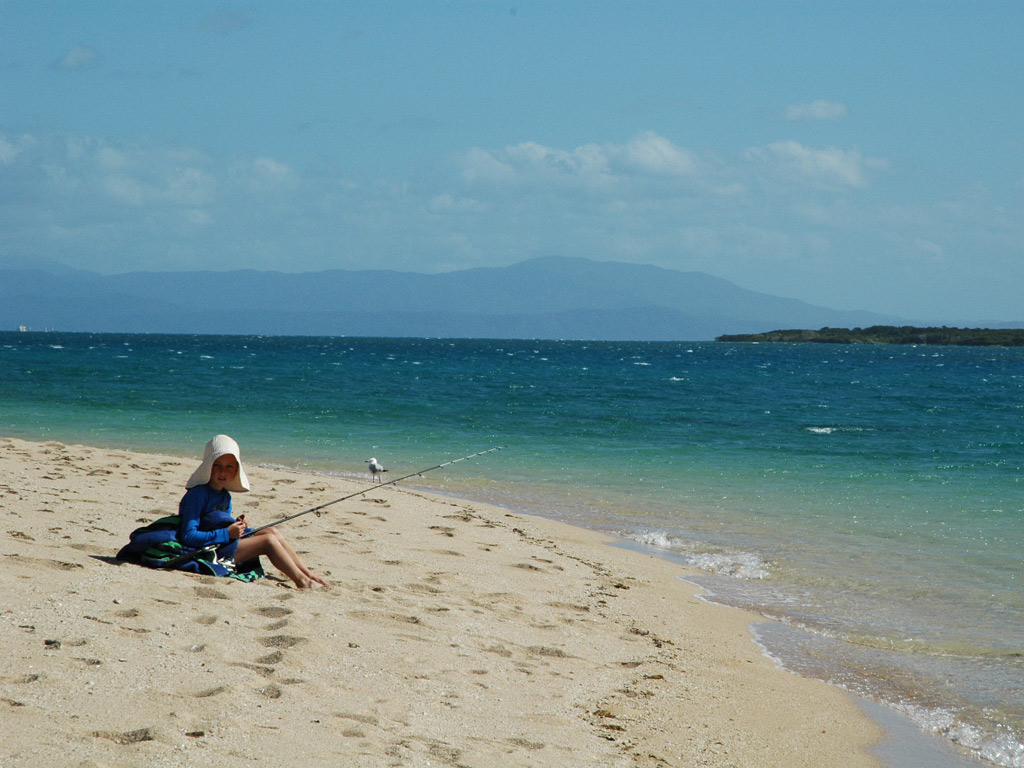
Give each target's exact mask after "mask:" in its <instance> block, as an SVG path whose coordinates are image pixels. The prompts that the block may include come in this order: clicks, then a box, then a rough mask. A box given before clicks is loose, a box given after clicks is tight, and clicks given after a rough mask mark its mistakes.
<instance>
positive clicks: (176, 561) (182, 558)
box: [161, 445, 506, 568]
mask: <svg viewBox="0 0 1024 768" xmlns="http://www.w3.org/2000/svg"><path fill="white" fill-rule="evenodd" d="M505 447H506V446H504V445H498V446H495V447H494V448H488V449H487V450H486V451H477V452H476V453H471V454H469V455H468V456H461V457H459V458H457V459H452V460H451V461H446V462H444V463H443V464H435V465H434V466H432V467H427V468H426V469H421V470H419V471H417V472H410V473H409V474H408V475H402V476H401V477H396V478H395V479H394V480H388V481H387V482H386V483H375V484H373V485H371V486H370V487H369V488H364V489H363V490H361V491H356V492H355V493H350V494H348V495H346V496H342V497H341V498H340V499H334V500H333V501H328V502H324V503H323V504H319V505H317V506H315V507H311V508H310V509H306V510H303V511H302V512H296V513H295V514H294V515H288V516H287V517H282V518H281V519H280V520H275V521H274V522H272V523H267V524H266V525H261V526H259V527H258V528H253V529H251V530H249V531H246V532H245V533H244V534H242V536H241V537H240V539H245V538H248V537H249V536H253V535H255V534H257V533H259V532H260V531H262V530H265V529H267V528H272V527H274V526H275V525H281V523H287V522H288V521H289V520H294V519H295V518H297V517H302V516H303V515H308V514H310V513H315V514H316V516H317V517H320V515H322V514H323V510H325V509H327V507H330V506H333V505H335V504H340V503H341V502H343V501H347V500H348V499H354V498H355V497H356V496H362V495H363V494H365V493H369V492H370V491H375V490H377V489H379V488H383V487H384V486H387V485H394V484H395V483H400V482H402V481H403V480H408V479H409V478H410V477H419V476H420V475H425V474H427V472H433V471H434V470H435V469H441V468H442V467H450V466H451V465H452V464H458V463H459V462H460V461H467V460H468V459H473V458H476V457H477V456H483V455H484V454H485V453H493V452H494V451H500V450H501V449H503V448H505ZM222 546H225V545H224V544H211V545H209V546H206V547H202V548H201V549H196V550H192V551H190V552H183V553H182V554H180V555H178V556H177V557H175V558H172V559H171V560H167V561H165V562H164V563H163V564H162V566H161V567H162V568H174V567H176V566H178V565H181V564H182V563H185V562H188V561H189V560H194V559H195V558H196V556H197V555H201V554H202V553H204V552H213V551H215V550H217V549H219V548H220V547H222Z"/></svg>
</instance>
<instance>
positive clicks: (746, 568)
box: [623, 531, 769, 580]
mask: <svg viewBox="0 0 1024 768" xmlns="http://www.w3.org/2000/svg"><path fill="white" fill-rule="evenodd" d="M623 535H624V536H625V537H626V538H628V539H632V540H633V541H637V542H639V543H641V544H644V545H646V546H648V547H657V548H658V549H667V550H669V551H670V552H673V553H675V554H677V555H679V556H680V557H682V558H683V561H684V562H685V563H686V564H687V565H689V566H692V567H694V568H699V569H700V570H702V571H707V572H708V573H714V574H717V575H719V576H731V577H733V578H736V579H747V580H754V579H767V578H768V577H769V574H768V567H767V564H766V563H765V561H764V560H762V559H761V558H760V557H758V556H757V555H755V554H753V553H751V552H727V551H719V552H707V551H700V550H698V549H697V548H696V545H695V544H694V542H690V541H687V540H685V539H682V538H680V537H678V536H673V535H671V534H669V533H666V532H664V531H634V532H627V533H624V534H623Z"/></svg>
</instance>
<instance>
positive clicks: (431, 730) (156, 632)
mask: <svg viewBox="0 0 1024 768" xmlns="http://www.w3.org/2000/svg"><path fill="white" fill-rule="evenodd" d="M243 447H244V446H243ZM199 458H200V457H199V456H198V455H197V456H196V457H195V458H194V459H192V458H180V457H172V456H162V455H155V454H148V453H131V452H127V451H119V450H105V449H98V448H93V447H87V446H78V445H67V446H66V445H62V444H59V443H52V442H51V443H31V442H25V441H21V440H16V439H0V509H2V514H3V522H4V525H3V528H2V530H0V540H2V542H3V544H2V547H0V574H2V578H3V585H4V590H3V591H4V605H3V622H2V624H0V651H2V654H0V709H2V711H3V726H2V729H0V766H2V768H14V767H16V766H17V767H21V766H38V765H55V766H56V765H60V766H136V765H147V766H204V765H217V766H235V765H258V766H264V765H265V766H276V765H306V766H329V765H330V766H337V765H351V766H473V767H477V768H483V767H484V766H567V767H568V766H572V767H573V768H582V767H586V766H594V767H595V768H597V767H598V766H600V767H601V768H612V767H614V766H652V767H653V766H713V767H720V768H725V767H726V766H732V767H736V768H739V767H747V766H756V767H758V768H768V767H770V766H780V768H781V767H783V766H785V767H786V768H794V767H796V766H809V767H810V766H814V767H815V768H819V767H820V766H831V767H832V768H836V767H841V766H851V767H852V766H875V765H877V764H878V763H877V761H876V760H875V758H873V757H872V755H871V754H870V753H869V751H868V748H869V747H870V746H871V745H872V744H873V743H874V742H876V741H877V740H878V739H880V738H881V736H882V733H881V731H880V729H879V728H878V726H876V725H875V724H874V723H873V722H872V721H870V720H869V719H868V718H867V717H866V716H865V715H864V714H863V713H862V711H861V709H860V708H859V707H858V706H857V704H856V703H855V702H854V701H853V700H852V699H851V698H849V697H848V696H847V695H846V694H844V693H843V692H842V691H840V690H838V689H835V688H832V687H830V686H828V685H826V684H824V683H821V682H818V681H813V680H808V679H804V678H801V677H798V676H796V675H793V674H791V673H789V672H786V671H784V670H781V669H779V668H777V667H776V666H775V665H774V664H773V662H772V661H771V660H769V659H767V658H766V657H764V656H763V655H762V653H761V652H760V650H759V649H758V648H757V646H756V645H755V644H754V643H753V642H752V640H751V635H750V632H749V630H748V626H749V624H750V623H751V622H752V621H757V620H761V617H759V616H755V615H753V614H748V613H744V612H742V611H738V610H734V609H729V608H723V607H720V606H715V605H712V604H709V603H707V602H704V601H702V600H701V599H700V598H699V596H698V594H697V593H698V590H697V588H696V587H695V586H693V585H691V584H688V583H687V582H685V581H684V580H683V579H685V577H686V575H687V572H686V571H685V570H683V569H682V568H680V567H679V566H677V565H675V564H672V563H670V562H667V561H663V560H660V559H657V558H654V557H650V556H647V555H644V554H639V553H636V552H632V551H628V550H625V549H619V548H614V547H611V546H608V540H607V538H606V537H604V536H602V535H600V534H597V533H593V532H590V531H587V530H584V529H579V528H574V527H571V526H568V525H563V524H560V523H556V522H552V521H548V520H544V519H540V518H533V517H527V516H524V515H520V514H513V513H510V512H508V511H507V510H504V509H500V508H496V507H488V506H485V505H482V504H478V503H474V502H467V501H461V500H457V499H452V498H446V497H439V496H434V495H431V494H427V493H423V492H420V491H417V490H415V489H411V488H409V487H407V486H406V485H404V484H403V485H402V486H388V487H384V488H380V489H376V490H372V491H369V492H367V493H366V494H364V495H363V496H361V497H358V498H353V499H351V500H349V501H346V502H342V503H340V504H338V505H336V506H333V507H331V508H330V509H328V510H327V511H326V514H324V515H323V516H322V517H317V516H315V515H306V516H303V517H300V518H298V519H296V520H294V521H292V522H289V523H287V524H286V526H283V527H282V530H283V531H284V532H285V533H286V535H287V536H288V538H289V539H290V540H291V541H292V542H293V544H294V545H295V547H296V549H297V550H298V551H299V552H300V553H301V554H302V556H303V558H304V559H305V560H306V562H307V564H308V565H309V566H310V567H311V568H313V569H314V570H315V571H316V572H317V573H319V574H321V575H323V576H325V577H326V578H327V579H328V580H329V581H330V582H331V586H329V587H328V588H325V589H321V590H308V591H300V590H296V589H294V588H292V586H291V584H290V582H288V581H286V580H284V579H283V578H282V577H281V576H280V575H279V574H277V573H276V572H274V571H273V569H272V568H271V567H270V565H269V563H266V564H265V567H266V568H267V572H268V578H266V579H263V580H260V581H257V582H254V583H248V584H247V583H243V582H240V581H237V580H234V579H228V578H213V577H206V576H195V575H191V574H186V573H182V572H173V571H172V572H167V571H157V570H150V569H146V568H143V567H140V566H137V565H133V564H127V563H120V562H119V561H117V560H115V559H114V555H115V554H116V552H117V551H118V549H119V548H120V547H121V546H122V545H123V544H125V543H126V542H127V541H128V534H129V533H130V532H131V531H132V530H133V529H135V528H137V527H139V526H140V525H143V524H145V523H148V522H151V521H153V520H155V519H157V518H159V517H162V516H165V515H168V514H174V513H176V511H177V504H178V501H179V499H180V497H181V495H182V493H183V486H184V483H185V480H186V479H187V478H188V476H189V474H190V473H191V472H192V470H193V469H194V468H195V466H196V465H197V464H198V461H199ZM246 469H247V471H248V473H249V477H250V479H251V481H252V484H253V490H252V492H251V493H248V494H237V495H235V497H234V500H235V509H236V512H245V513H246V516H247V519H248V520H249V522H250V524H251V525H261V524H264V523H267V522H271V521H273V520H275V519H277V518H279V517H282V516H285V515H288V514H293V513H295V512H299V511H302V510H303V509H308V508H310V507H313V506H316V505H318V504H322V503H324V502H325V501H330V500H332V499H335V498H338V497H341V496H343V495H346V494H348V493H352V492H353V491H357V490H360V489H362V488H366V487H368V485H369V482H368V481H369V476H367V482H365V483H363V482H357V481H351V480H346V479H340V478H333V477H325V476H321V475H313V474H303V473H298V472H290V471H285V470H280V469H272V468H268V467H263V466H255V465H252V464H247V465H246Z"/></svg>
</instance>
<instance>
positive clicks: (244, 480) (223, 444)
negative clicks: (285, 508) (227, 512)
mask: <svg viewBox="0 0 1024 768" xmlns="http://www.w3.org/2000/svg"><path fill="white" fill-rule="evenodd" d="M228 454H231V455H232V456H234V457H235V461H237V462H238V474H237V475H235V479H234V480H232V481H231V482H230V483H229V484H228V485H226V486H224V487H225V488H226V489H227V490H229V491H235V492H237V493H245V492H246V491H248V490H249V477H248V476H247V475H246V474H245V470H244V469H242V454H241V451H239V449H238V443H236V442H235V441H234V440H232V439H231V438H230V437H228V436H227V435H217V436H216V437H214V438H213V439H212V440H211V441H210V442H208V443H207V444H206V451H205V452H204V453H203V463H202V464H200V465H199V469H197V470H196V471H195V472H193V473H192V477H190V478H189V479H188V482H187V483H185V487H186V488H195V487H196V486H197V485H206V484H207V483H208V482H210V474H211V473H212V472H213V462H215V461H216V460H217V459H219V458H220V457H221V456H227V455H228Z"/></svg>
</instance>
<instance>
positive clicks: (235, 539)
mask: <svg viewBox="0 0 1024 768" xmlns="http://www.w3.org/2000/svg"><path fill="white" fill-rule="evenodd" d="M240 456H241V452H240V451H239V449H238V443H236V442H235V441H234V440H232V439H231V438H230V437H228V436H227V435H217V436H216V437H214V438H213V439H212V440H210V442H208V443H207V444H206V451H205V453H204V454H203V463H202V464H200V465H199V468H198V469H197V470H196V471H195V472H193V473H192V477H190V478H189V480H188V482H187V483H185V488H187V489H188V490H187V491H186V493H185V495H184V496H183V497H182V499H181V503H180V504H179V505H178V514H179V516H180V517H181V527H180V529H179V531H178V536H179V538H180V540H181V543H182V544H183V545H184V546H186V547H189V548H191V549H201V548H202V547H208V546H210V545H211V544H212V545H217V556H218V557H219V558H221V559H233V560H234V561H235V562H236V563H244V562H245V561H246V560H251V559H252V558H254V557H257V556H259V555H266V556H267V558H268V559H269V560H270V562H271V563H273V564H274V566H275V567H276V568H277V569H278V570H280V571H281V572H282V573H283V574H284V575H285V576H287V577H288V578H289V579H291V580H292V581H294V582H295V584H296V586H298V587H299V588H300V589H306V588H311V587H312V588H315V587H320V586H324V585H325V584H326V583H327V582H325V581H324V580H323V579H321V578H319V577H318V576H314V575H313V573H312V572H311V571H310V570H309V568H307V567H306V565H305V563H303V562H302V559H301V558H300V557H299V556H298V555H297V554H296V553H295V550H294V549H292V547H291V545H290V544H289V543H288V542H287V541H286V540H285V538H284V536H283V535H282V534H281V533H279V532H278V530H277V529H276V528H264V529H263V530H261V531H257V532H256V533H253V534H252V535H250V536H245V534H246V532H248V531H249V530H251V529H249V528H247V527H246V525H245V515H239V516H238V519H237V520H236V519H235V518H234V517H233V516H232V514H231V493H230V492H231V491H235V492H237V493H245V492H246V491H248V490H249V478H248V477H247V476H246V474H245V470H244V469H243V468H242V463H241V459H240Z"/></svg>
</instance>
